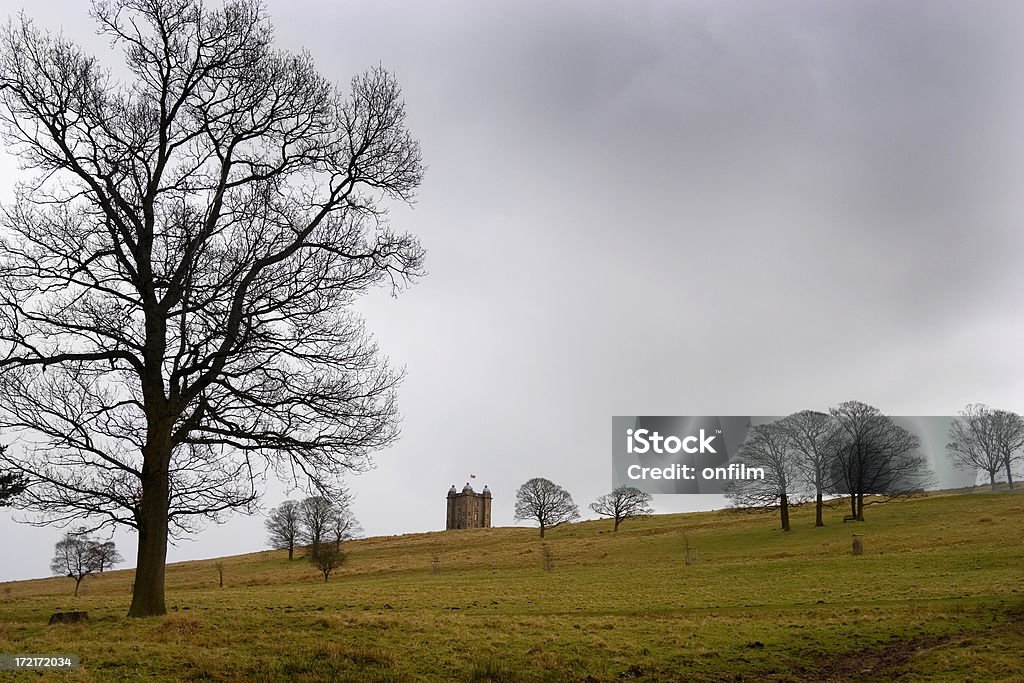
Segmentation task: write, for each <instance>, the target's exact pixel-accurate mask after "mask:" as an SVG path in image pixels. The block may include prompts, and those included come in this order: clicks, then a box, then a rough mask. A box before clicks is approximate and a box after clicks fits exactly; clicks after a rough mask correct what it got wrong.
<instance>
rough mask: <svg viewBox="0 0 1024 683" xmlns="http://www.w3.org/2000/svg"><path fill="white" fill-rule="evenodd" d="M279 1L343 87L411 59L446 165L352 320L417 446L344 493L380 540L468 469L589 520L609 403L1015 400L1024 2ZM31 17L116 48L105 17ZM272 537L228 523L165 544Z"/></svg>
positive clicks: (684, 408)
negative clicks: (384, 287)
mask: <svg viewBox="0 0 1024 683" xmlns="http://www.w3.org/2000/svg"><path fill="white" fill-rule="evenodd" d="M21 4H23V3H21V2H8V1H7V0H4V1H3V2H0V8H2V9H3V14H5V15H7V14H11V13H12V12H15V11H17V9H18V8H19V6H20V5H21ZM268 7H269V10H270V12H271V15H272V17H273V21H274V24H275V26H276V28H277V40H278V44H279V46H280V47H282V48H285V49H289V50H299V49H301V48H305V49H307V50H308V51H309V52H310V53H311V54H312V56H313V57H314V59H315V61H316V62H317V64H318V65H319V67H320V69H321V70H322V72H323V73H324V74H326V75H327V76H328V77H330V78H331V79H334V80H336V81H338V82H339V83H342V84H344V83H347V82H348V80H349V79H350V78H351V77H352V76H353V75H354V74H356V73H358V72H360V71H363V70H365V69H366V68H369V67H373V66H375V65H377V64H382V65H384V66H385V67H387V68H389V69H391V70H393V71H394V72H395V73H396V74H397V76H398V79H399V82H400V83H401V85H402V87H403V92H404V95H405V99H406V103H407V107H408V111H409V117H410V121H409V124H410V127H411V128H412V130H413V132H414V134H415V135H417V136H418V137H419V139H420V141H421V143H422V147H423V152H424V157H425V159H426V162H427V163H428V165H429V169H428V173H427V176H426V179H425V182H424V184H423V186H422V188H421V191H420V193H419V196H418V200H417V203H416V204H415V206H414V207H412V208H405V207H396V209H395V210H394V211H393V212H392V222H393V224H394V225H395V226H396V227H401V228H404V229H407V230H409V231H411V232H414V233H415V234H417V235H418V236H419V237H420V238H421V239H422V241H423V243H424V245H425V246H426V247H427V249H428V251H429V254H428V262H427V266H428V270H429V271H430V274H429V276H428V277H427V278H425V279H424V280H423V281H422V282H420V283H419V284H418V285H417V286H415V287H414V288H412V289H411V290H409V291H407V292H405V293H404V294H402V295H401V296H399V297H398V298H396V299H392V298H390V297H388V296H387V295H386V293H383V292H382V293H380V294H379V295H374V296H371V297H369V298H367V299H365V300H363V301H362V302H360V305H359V308H360V311H361V312H362V313H363V315H364V316H365V317H366V319H367V321H368V326H369V328H370V329H371V330H373V331H374V333H375V334H376V338H377V341H378V342H379V344H380V346H381V348H382V349H383V351H384V352H385V353H386V354H387V355H388V356H389V357H390V358H391V359H392V361H393V362H394V363H395V364H397V365H404V366H405V367H406V368H407V371H408V377H407V380H406V382H405V384H404V385H403V387H402V391H401V406H402V411H403V414H404V422H403V438H402V440H401V441H400V442H399V443H398V445H396V446H394V447H393V448H391V449H389V450H387V451H385V452H381V453H380V454H379V455H378V456H377V458H376V461H377V465H378V466H377V468H376V469H375V470H374V471H372V472H369V473H367V474H364V475H361V476H359V477H356V478H354V479H352V481H351V486H352V489H353V491H354V492H355V493H356V495H357V500H356V503H355V510H356V513H357V516H358V517H359V518H360V520H361V521H362V524H363V526H364V528H365V529H366V531H367V533H369V534H373V535H377V534H398V533H405V532H412V531H424V530H431V529H438V528H443V526H444V495H445V493H446V491H447V489H448V487H449V486H450V485H452V484H456V485H457V486H459V487H461V486H462V484H464V483H465V482H466V481H467V480H468V478H469V475H470V474H471V473H472V474H475V475H476V479H475V480H474V482H475V483H478V484H479V485H481V486H482V485H483V484H485V483H486V484H489V485H490V488H491V490H492V491H493V492H494V523H495V524H496V525H510V524H513V519H512V510H513V498H514V492H515V489H516V487H517V486H518V485H519V484H520V483H522V482H523V481H525V480H526V479H528V478H530V477H533V476H544V477H548V478H550V479H552V480H554V481H556V482H558V483H560V484H562V485H563V486H565V487H566V488H567V489H569V490H570V492H571V493H572V494H573V496H574V497H575V498H576V501H577V502H578V503H579V504H580V506H581V508H584V507H585V505H586V503H588V502H590V501H592V500H593V499H594V498H595V497H596V496H597V495H599V494H601V493H602V492H605V491H606V490H607V489H608V488H609V486H610V481H611V470H610V453H611V446H610V436H611V416H613V415H662V414H663V415H732V414H735V415H779V414H786V413H789V412H792V411H795V410H799V409H803V408H819V409H823V408H827V407H828V406H830V405H834V404H836V403H838V402H840V401H843V400H848V399H858V400H862V401H865V402H868V403H871V404H873V405H876V406H878V407H879V408H881V409H882V410H884V411H885V412H888V413H891V414H902V415H949V414H954V413H955V412H956V411H958V410H959V409H960V408H962V406H963V405H964V404H965V403H967V402H972V401H982V402H986V403H989V404H993V405H997V406H1000V407H1005V408H1008V409H1012V410H1016V411H1024V401H1022V392H1021V389H1022V388H1024V385H1022V381H1021V377H1022V376H1024V375H1022V372H1024V355H1022V353H1021V351H1020V350H1021V349H1022V348H1024V310H1022V308H1024V298H1022V294H1024V268H1022V264H1024V261H1022V259H1021V251H1022V247H1024V230H1022V226H1024V221H1022V219H1024V192H1022V188H1024V87H1022V85H1021V80H1020V74H1021V73H1022V71H1024V4H1021V3H1006V2H970V3H967V2H959V3H949V2H941V1H932V0H929V1H928V2H925V1H924V0H921V1H918V2H893V1H891V0H886V1H884V2H881V1H879V2H838V1H836V2H817V1H814V2H811V1H807V2H770V3H769V2H752V1H751V2H722V1H721V0H714V1H711V0H709V1H707V2H682V1H680V2H644V1H641V0H634V1H631V2H625V1H622V2H603V1H593V0H591V1H588V2H556V3H552V2H539V1H537V2H529V1H527V2H524V1H522V0H516V1H515V2H512V1H509V2H483V3H480V2H471V1H470V0H461V1H459V2H437V3H429V4H428V3H417V2H412V1H409V2H374V3H341V2H325V1H321V2H312V1H309V0H306V1H301V0H291V1H289V2H285V1H283V0H272V1H270V2H268ZM28 13H29V14H30V15H31V16H33V17H35V18H36V19H37V20H38V22H39V23H40V24H42V25H45V26H49V27H53V28H60V27H63V30H64V31H65V33H66V34H69V35H72V36H76V37H80V39H81V41H82V42H83V43H84V44H86V45H89V46H96V49H98V50H101V49H103V42H102V41H99V40H98V39H97V38H96V37H95V36H94V35H92V33H91V30H92V25H91V22H90V20H89V19H88V17H87V15H86V6H85V3H81V2H77V1H75V2H70V1H66V2H57V1H56V0H36V2H33V3H32V5H31V7H30V8H29V10H28ZM16 177H17V169H16V164H15V162H14V161H13V160H10V159H6V160H4V161H3V163H2V165H0V192H2V193H3V196H5V197H6V196H9V188H10V186H11V185H12V184H13V182H14V180H15V178H16ZM285 495H286V494H285V492H284V491H283V490H282V489H281V487H280V486H279V485H278V484H276V483H274V482H270V483H268V495H267V497H266V499H265V501H266V503H267V505H268V506H272V505H275V504H277V503H278V502H280V501H281V500H282V499H283V498H284V496H285ZM716 502H717V499H712V498H707V497H700V496H660V497H658V499H657V501H656V508H657V509H658V510H659V511H673V510H682V509H697V508H701V507H707V506H709V505H712V504H715V503H716ZM10 514H11V513H10V511H8V510H5V511H3V512H2V514H0V536H2V538H3V539H4V544H5V546H6V547H9V548H10V547H16V548H18V551H17V552H6V553H4V557H3V558H2V559H0V580H4V579H14V578H25V577H31V576H41V575H45V574H46V569H47V566H48V561H49V557H50V555H51V554H52V547H53V543H54V542H55V541H56V540H57V539H58V538H59V535H60V533H61V532H60V531H59V530H57V529H53V528H44V529H37V528H32V527H28V526H25V525H20V524H15V523H13V522H11V521H9V517H10ZM17 515H18V513H15V516H17ZM117 538H118V541H119V545H120V546H121V548H122V553H123V554H124V555H125V556H126V557H128V558H129V560H130V561H129V562H128V564H129V565H130V564H133V559H134V552H135V548H134V537H133V536H131V535H128V534H119V535H118V537H117ZM263 543H264V533H263V528H262V518H259V517H255V518H245V517H235V518H233V519H232V520H231V521H230V522H229V523H227V524H225V525H223V526H219V527H211V528H208V529H207V530H206V531H205V532H203V533H202V534H199V535H198V536H196V537H194V538H193V539H192V540H186V541H182V542H181V543H180V544H179V545H178V546H177V547H175V548H172V549H171V551H170V558H171V560H180V559H189V558H197V557H211V556H217V555H223V554H229V553H237V552H247V551H253V550H257V549H259V548H261V547H262V546H263Z"/></svg>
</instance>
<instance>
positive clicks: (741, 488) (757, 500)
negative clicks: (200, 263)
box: [724, 422, 803, 531]
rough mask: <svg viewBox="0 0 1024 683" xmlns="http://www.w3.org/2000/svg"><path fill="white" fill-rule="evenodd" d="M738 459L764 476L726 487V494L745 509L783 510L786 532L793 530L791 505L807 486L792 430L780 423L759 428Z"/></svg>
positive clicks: (753, 433) (743, 446)
mask: <svg viewBox="0 0 1024 683" xmlns="http://www.w3.org/2000/svg"><path fill="white" fill-rule="evenodd" d="M736 460H737V461H739V462H742V463H743V464H745V465H746V466H747V467H748V468H760V469H761V470H762V471H763V472H764V477H763V478H759V479H737V480H733V481H730V482H728V483H727V484H726V485H725V486H724V489H725V495H726V496H728V497H729V498H732V499H733V501H734V503H735V504H736V505H739V506H742V507H775V506H776V505H778V507H779V515H780V517H781V521H782V530H783V531H789V506H790V505H791V504H792V503H795V502H796V499H797V497H798V496H799V492H800V490H801V485H802V483H803V481H802V478H801V475H800V468H799V467H798V465H797V462H798V460H799V454H798V452H797V451H795V450H794V449H793V448H792V445H791V438H790V433H789V430H788V429H786V427H785V426H783V425H782V424H780V423H779V422H772V423H769V424H763V425H756V426H754V427H751V428H750V431H749V432H747V438H746V440H745V441H744V442H743V444H742V445H740V447H739V449H737V451H736Z"/></svg>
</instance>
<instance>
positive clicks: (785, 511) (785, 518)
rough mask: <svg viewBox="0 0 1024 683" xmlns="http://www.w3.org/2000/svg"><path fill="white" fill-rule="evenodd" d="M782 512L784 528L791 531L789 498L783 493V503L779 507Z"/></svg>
mask: <svg viewBox="0 0 1024 683" xmlns="http://www.w3.org/2000/svg"><path fill="white" fill-rule="evenodd" d="M779 509H780V510H781V512H782V530H783V531H789V498H788V497H787V496H786V494H785V493H783V494H782V505H781V506H780V507H779Z"/></svg>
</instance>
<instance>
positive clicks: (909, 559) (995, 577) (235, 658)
mask: <svg viewBox="0 0 1024 683" xmlns="http://www.w3.org/2000/svg"><path fill="white" fill-rule="evenodd" d="M843 512H844V510H843V509H842V508H837V509H836V510H833V511H830V512H829V514H828V516H827V519H826V523H827V526H826V527H824V528H821V529H816V528H814V527H813V510H812V509H810V508H808V507H804V508H800V509H798V510H796V511H795V512H794V515H793V531H792V532H790V533H788V534H783V533H782V532H781V531H778V530H777V529H776V528H775V527H776V525H777V520H776V518H775V517H774V516H772V515H769V514H737V513H730V512H706V513H695V514H690V515H666V516H654V517H650V518H647V519H643V520H636V521H630V522H627V523H626V524H624V525H623V526H622V527H621V529H620V530H619V531H618V532H616V533H612V532H611V523H610V522H607V521H602V522H584V523H581V524H575V525H567V526H562V527H558V528H556V529H554V530H552V531H551V532H550V533H549V534H548V537H547V538H545V539H544V543H546V544H547V545H548V546H549V547H551V548H552V550H553V552H554V555H555V557H556V558H557V561H556V563H555V566H554V569H553V570H552V571H544V569H543V553H542V552H541V547H542V546H541V541H540V539H539V538H538V536H537V532H536V530H534V529H526V528H505V529H484V530H466V531H455V532H439V533H432V534H410V535H406V536H393V537H383V538H372V539H366V540H361V541H357V542H352V543H350V544H348V548H347V550H348V552H349V561H348V562H347V563H346V565H345V566H344V567H343V568H342V569H341V570H340V571H339V573H338V574H337V575H334V574H332V576H331V581H330V582H329V583H327V584H325V583H324V582H323V580H322V577H320V575H319V574H317V572H316V570H315V569H314V568H312V567H311V566H309V565H308V563H306V562H304V561H301V560H299V559H296V560H295V561H293V562H289V561H288V560H287V555H286V553H285V552H283V551H282V552H268V551H260V552H256V553H252V554H249V555H241V556H236V557H229V558H223V559H222V560H220V561H223V562H224V563H225V565H226V569H225V576H226V577H227V578H228V584H227V585H226V587H225V588H223V589H219V588H217V572H216V569H215V567H214V564H215V562H217V561H218V560H204V561H201V562H189V563H181V564H175V565H171V566H169V567H168V572H167V577H168V605H169V607H170V609H171V613H170V614H169V615H168V616H167V617H162V618H159V619H144V620H132V619H127V618H125V616H124V613H125V611H126V610H127V606H128V603H129V601H130V594H129V586H130V584H131V580H132V572H131V571H120V572H108V573H105V574H103V575H101V576H97V577H90V578H89V579H87V581H88V582H89V590H88V592H87V595H85V596H83V597H81V598H79V599H77V600H75V599H73V598H72V597H71V595H70V592H71V587H70V586H69V585H68V584H67V582H65V581H63V580H61V579H40V580H36V581H25V582H16V583H13V584H9V585H8V586H7V587H9V588H11V591H10V595H9V596H8V597H7V598H3V599H0V652H27V651H33V652H74V653H78V654H81V655H82V657H83V663H84V664H83V668H82V669H81V670H79V671H77V672H72V673H67V672H63V673H59V674H58V673H55V674H46V675H44V676H42V677H30V676H27V677H26V678H25V680H37V679H38V678H41V679H43V680H47V679H50V678H53V679H54V680H58V677H59V680H61V681H131V680H137V679H138V678H139V677H146V678H147V679H150V680H157V681H177V680H186V681H192V680H214V681H225V682H233V681H279V680H290V681H350V680H351V681H410V680H437V681H450V680H461V681H502V682H505V681H523V682H527V681H548V680H551V681H561V680H577V681H591V682H593V681H617V680H623V679H637V680H646V681H671V680H698V681H699V680H722V679H723V678H725V679H728V678H735V677H739V676H743V677H746V678H747V679H748V680H828V679H829V677H832V678H834V679H836V680H839V679H843V678H844V677H845V678H849V677H850V676H858V675H859V676H862V677H865V678H867V679H883V680H884V679H887V678H891V677H895V676H897V675H899V676H901V677H902V679H901V680H910V681H913V680H929V679H936V678H938V679H949V680H954V679H956V680H963V679H966V678H973V679H974V680H990V679H991V680H999V679H1000V677H1001V678H1002V680H1013V679H1015V678H1017V679H1024V667H1022V665H1021V662H1020V661H1019V658H1017V657H1015V656H1014V652H1015V650H1014V648H1016V652H1019V651H1020V648H1021V647H1024V630H1022V628H1021V625H1022V623H1024V621H1022V620H1021V615H1022V614H1024V595H1022V593H1021V590H1022V587H1021V582H1020V578H1021V574H1020V567H1021V564H1022V557H1024V544H1022V543H1021V541H1022V539H1021V532H1020V520H1021V519H1024V496H1015V495H1013V496H1011V495H985V494H982V495H959V496H929V497H927V498H922V499H914V500H903V501H894V502H891V503H886V504H884V505H876V506H871V507H870V508H868V521H867V522H866V523H863V524H843V523H841V518H842V514H843ZM854 531H856V532H857V533H861V534H863V535H864V544H865V551H864V555H863V556H860V557H854V556H852V555H851V553H850V538H851V534H852V533H853V532H854ZM686 539H688V540H689V543H690V545H691V546H692V547H693V548H695V549H696V550H697V551H698V553H699V561H698V562H696V563H694V564H691V565H687V564H686V563H685V561H684V560H685V550H684V547H685V540H686ZM435 557H437V558H439V559H440V562H441V572H440V574H433V573H432V571H431V570H432V561H433V558H435ZM2 595H3V589H2V587H0V596H2ZM66 609H87V610H88V611H89V612H90V616H91V619H90V621H89V622H88V623H87V624H82V625H74V626H60V627H47V626H46V619H47V618H48V617H49V614H50V613H51V612H53V611H57V610H66ZM857 653H862V654H863V656H865V657H867V658H868V659H869V660H870V662H872V663H871V664H870V666H871V668H872V672H871V674H870V675H868V674H861V673H860V672H859V670H854V669H853V668H852V667H854V666H856V663H857V661H858V659H857V658H858V657H859V656H861V655H858V654H857Z"/></svg>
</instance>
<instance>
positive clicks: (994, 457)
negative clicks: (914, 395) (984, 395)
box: [946, 403, 1003, 491]
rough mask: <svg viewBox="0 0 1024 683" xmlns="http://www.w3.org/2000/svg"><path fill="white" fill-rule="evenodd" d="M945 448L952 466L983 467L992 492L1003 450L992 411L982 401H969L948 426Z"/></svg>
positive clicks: (1000, 466) (1001, 467)
mask: <svg viewBox="0 0 1024 683" xmlns="http://www.w3.org/2000/svg"><path fill="white" fill-rule="evenodd" d="M946 451H947V452H948V453H949V456H950V458H951V459H952V460H953V465H954V466H955V467H957V468H958V469H962V470H982V471H983V472H985V473H986V474H988V481H989V485H990V486H991V487H992V490H993V491H994V490H995V488H996V475H997V474H999V473H1000V472H1001V471H1002V469H1003V450H1002V448H1001V447H1000V444H999V442H998V435H997V431H996V424H995V411H993V410H992V409H991V408H989V407H988V406H986V405H984V404H981V403H971V404H969V405H967V406H966V407H964V409H963V410H962V411H960V417H958V418H957V419H956V420H954V421H953V424H952V425H951V426H950V428H949V442H948V443H947V444H946Z"/></svg>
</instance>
